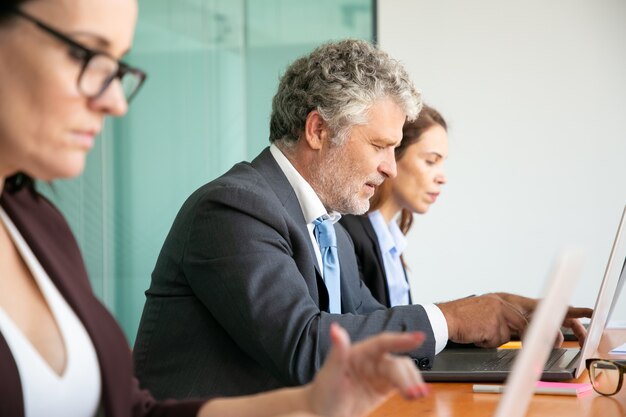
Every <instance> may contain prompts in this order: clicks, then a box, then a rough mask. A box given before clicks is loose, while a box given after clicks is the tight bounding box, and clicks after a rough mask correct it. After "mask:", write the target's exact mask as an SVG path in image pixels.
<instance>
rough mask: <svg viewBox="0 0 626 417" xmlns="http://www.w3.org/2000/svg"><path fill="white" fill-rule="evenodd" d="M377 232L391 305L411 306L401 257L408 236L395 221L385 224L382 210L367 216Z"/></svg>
mask: <svg viewBox="0 0 626 417" xmlns="http://www.w3.org/2000/svg"><path fill="white" fill-rule="evenodd" d="M367 217H369V220H370V223H372V227H373V228H374V232H376V237H377V238H378V246H379V247H380V253H381V254H382V256H383V267H384V268H385V275H386V276H387V288H389V304H390V305H391V306H392V307H393V306H405V305H408V304H409V283H408V282H407V281H406V274H405V273H404V265H402V259H400V255H402V252H404V248H406V236H404V233H402V230H400V228H399V227H398V224H397V223H396V222H395V221H393V220H392V221H391V222H389V224H387V223H385V218H384V217H383V215H382V213H381V212H380V210H375V211H373V212H371V213H369V214H368V215H367Z"/></svg>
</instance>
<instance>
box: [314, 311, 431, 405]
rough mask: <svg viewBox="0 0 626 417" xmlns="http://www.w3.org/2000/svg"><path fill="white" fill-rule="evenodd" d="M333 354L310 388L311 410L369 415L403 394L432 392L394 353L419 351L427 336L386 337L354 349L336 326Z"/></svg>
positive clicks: (412, 367) (409, 362)
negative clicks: (396, 395) (386, 401)
mask: <svg viewBox="0 0 626 417" xmlns="http://www.w3.org/2000/svg"><path fill="white" fill-rule="evenodd" d="M330 335H331V340H332V343H333V347H332V350H331V351H330V353H329V354H328V357H327V359H326V362H325V363H324V366H323V367H322V369H320V371H319V372H318V374H317V375H316V377H315V379H314V381H313V383H312V384H311V385H310V386H309V393H308V394H309V395H308V397H309V404H310V410H312V411H313V412H315V413H316V414H320V415H324V416H336V417H344V416H345V417H357V416H364V415H366V414H368V413H369V412H371V411H372V410H373V409H374V408H376V407H377V406H379V405H380V404H381V403H382V402H383V401H384V400H386V399H387V398H388V397H389V396H390V395H391V394H392V393H393V392H395V391H399V392H400V393H401V394H402V395H403V396H404V397H405V398H407V399H415V398H420V397H422V396H424V395H426V393H427V392H428V388H427V386H426V385H425V384H424V381H423V379H422V376H421V375H420V373H419V371H418V370H417V367H416V366H415V364H414V363H413V360H412V359H411V358H409V357H407V356H396V355H393V354H392V353H394V352H406V351H409V350H413V349H416V348H417V347H418V346H419V345H421V344H422V342H423V341H424V335H423V334H422V333H388V332H385V333H382V334H380V335H378V336H374V337H372V338H370V339H367V340H364V341H362V342H360V343H357V344H355V345H350V338H349V336H348V334H347V333H346V331H345V330H344V329H343V328H341V327H340V326H339V325H338V324H336V323H334V324H333V325H332V326H331V329H330Z"/></svg>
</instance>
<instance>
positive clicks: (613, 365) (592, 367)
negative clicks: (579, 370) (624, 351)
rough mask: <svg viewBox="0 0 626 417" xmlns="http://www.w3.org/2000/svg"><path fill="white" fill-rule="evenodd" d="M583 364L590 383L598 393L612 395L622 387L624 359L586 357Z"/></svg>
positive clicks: (625, 368)
mask: <svg viewBox="0 0 626 417" xmlns="http://www.w3.org/2000/svg"><path fill="white" fill-rule="evenodd" d="M585 365H586V367H587V371H588V372H589V380H590V381H591V385H592V386H593V389H594V390H596V392H597V393H598V394H602V395H614V394H617V392H619V390H620V389H621V388H622V381H623V379H624V371H625V370H626V361H613V360H608V359H587V360H586V361H585Z"/></svg>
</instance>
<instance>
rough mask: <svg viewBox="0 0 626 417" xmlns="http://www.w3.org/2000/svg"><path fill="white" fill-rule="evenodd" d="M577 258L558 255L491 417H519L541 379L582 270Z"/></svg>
mask: <svg viewBox="0 0 626 417" xmlns="http://www.w3.org/2000/svg"><path fill="white" fill-rule="evenodd" d="M581 266H582V257H581V256H580V254H578V253H575V252H570V253H566V254H564V255H562V256H561V257H560V258H559V259H558V260H557V263H556V266H555V270H554V272H553V274H552V278H551V280H550V281H549V282H548V284H547V286H546V291H545V294H544V297H543V299H542V300H541V302H540V303H539V305H538V306H537V310H536V311H535V314H533V318H532V320H531V323H530V326H529V328H528V331H527V334H526V338H525V339H524V349H522V351H521V352H520V354H519V355H517V358H516V359H515V362H514V364H513V368H512V371H511V374H510V376H509V377H508V379H507V381H506V385H505V386H504V395H503V396H502V399H501V400H500V402H499V403H498V408H497V409H496V413H495V417H523V416H525V415H526V410H527V409H528V405H529V403H530V398H531V397H532V395H533V392H534V390H535V383H536V382H537V380H538V379H539V378H540V377H541V371H542V369H543V365H544V363H545V362H546V359H548V356H549V355H550V351H551V350H552V345H553V337H546V335H554V334H556V332H557V331H558V330H559V328H560V326H561V323H562V322H563V319H564V318H565V313H566V312H567V304H568V301H569V299H570V297H571V295H572V292H573V290H574V287H575V285H576V282H577V281H578V278H579V277H580V272H581V270H582V268H581Z"/></svg>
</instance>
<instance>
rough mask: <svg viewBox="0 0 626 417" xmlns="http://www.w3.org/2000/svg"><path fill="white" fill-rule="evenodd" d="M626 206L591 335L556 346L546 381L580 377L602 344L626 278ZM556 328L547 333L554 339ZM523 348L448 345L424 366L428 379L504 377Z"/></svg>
mask: <svg viewBox="0 0 626 417" xmlns="http://www.w3.org/2000/svg"><path fill="white" fill-rule="evenodd" d="M625 224H626V207H624V211H623V213H622V218H621V220H620V223H619V226H618V228H617V233H616V236H615V240H614V242H613V248H612V249H611V254H610V256H609V261H608V264H607V267H606V271H605V274H604V279H603V281H602V285H601V286H600V291H599V292H598V297H597V299H596V305H595V308H594V313H593V315H592V317H591V321H590V323H589V329H588V333H587V338H586V340H585V344H584V346H583V348H582V349H553V350H552V351H551V353H550V355H549V357H548V358H547V360H546V362H545V366H544V370H543V374H542V376H541V379H542V380H545V381H563V380H568V379H572V378H575V377H578V376H579V375H580V374H581V373H582V372H583V370H584V361H585V359H586V358H588V357H589V356H590V355H592V354H593V353H594V352H595V350H596V349H597V348H598V344H599V343H600V338H601V336H602V332H603V330H604V328H605V326H606V323H607V320H608V315H609V312H610V310H611V307H612V306H613V304H614V302H613V300H614V299H616V298H617V297H618V294H617V291H616V289H617V288H618V287H621V285H620V281H621V282H623V280H624V279H626V270H624V262H625V260H626V238H624V237H623V235H624V234H625V233H626V232H624V229H625V228H626V226H625ZM555 335H556V332H553V333H552V334H549V335H548V334H545V335H544V336H545V337H546V338H547V339H549V340H554V337H555ZM517 354H519V349H481V348H474V347H467V348H466V347H461V348H458V347H455V348H446V349H444V350H443V351H442V352H441V353H439V354H438V355H437V356H436V357H435V361H434V364H433V367H432V368H431V369H428V370H423V371H422V374H423V376H424V379H425V380H426V381H432V382H436V381H459V382H462V381H463V382H464V381H492V382H501V381H504V380H505V379H506V378H507V376H508V375H509V374H510V372H511V365H512V363H513V360H514V359H515V356H516V355H517Z"/></svg>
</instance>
